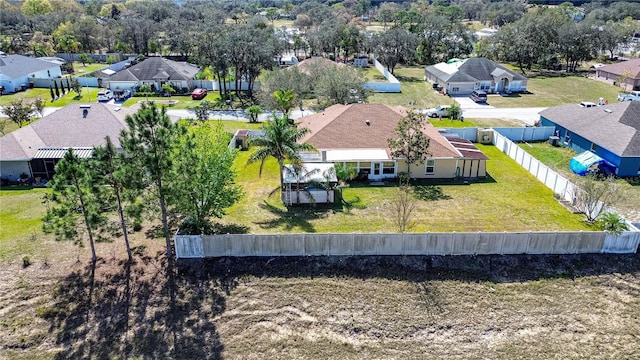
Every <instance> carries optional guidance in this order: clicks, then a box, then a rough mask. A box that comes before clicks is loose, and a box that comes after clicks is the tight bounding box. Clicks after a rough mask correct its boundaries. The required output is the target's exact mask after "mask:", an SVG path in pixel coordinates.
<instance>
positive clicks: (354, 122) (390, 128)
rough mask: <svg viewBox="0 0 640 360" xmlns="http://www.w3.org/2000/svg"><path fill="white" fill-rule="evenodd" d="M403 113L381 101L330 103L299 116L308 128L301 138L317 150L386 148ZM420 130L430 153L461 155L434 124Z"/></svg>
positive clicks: (433, 154)
mask: <svg viewBox="0 0 640 360" xmlns="http://www.w3.org/2000/svg"><path fill="white" fill-rule="evenodd" d="M406 113H407V111H406V109H404V108H403V107H391V106H388V105H383V104H351V105H333V106H331V107H329V108H327V109H325V110H324V111H323V112H322V113H317V114H314V115H310V116H305V117H303V118H301V119H300V125H299V126H302V127H306V128H309V130H311V133H310V134H308V135H307V136H305V137H304V138H303V139H301V140H300V141H301V142H308V143H310V144H312V145H313V146H315V147H316V148H317V149H319V150H328V149H387V150H388V148H389V145H388V143H387V140H388V139H389V138H393V137H394V136H395V135H394V130H395V128H396V125H397V124H398V121H400V119H401V118H402V117H404V116H405V115H406ZM366 120H368V121H369V125H367V123H366ZM423 131H424V133H425V134H426V135H427V136H428V137H429V138H430V139H431V141H430V144H429V153H430V154H431V155H432V156H434V157H461V156H460V153H459V152H458V151H456V149H455V148H454V147H453V146H452V145H451V144H450V143H449V142H448V141H447V140H446V139H445V138H444V137H443V136H442V135H441V134H440V133H439V132H438V130H437V129H436V128H435V127H433V125H431V124H430V123H428V122H427V123H425V126H424V128H423Z"/></svg>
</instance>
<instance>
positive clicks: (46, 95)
mask: <svg viewBox="0 0 640 360" xmlns="http://www.w3.org/2000/svg"><path fill="white" fill-rule="evenodd" d="M98 91H100V89H98V88H90V87H84V88H82V97H78V95H77V94H76V93H75V92H74V91H70V92H68V93H67V94H66V95H63V96H61V97H60V98H59V99H57V100H55V101H51V92H50V91H49V89H45V88H34V89H28V90H27V91H23V92H17V93H15V94H9V95H2V96H0V106H5V105H8V104H9V103H11V102H12V101H13V100H16V99H24V100H26V101H31V100H33V99H35V98H42V99H44V100H46V104H45V106H47V107H64V106H67V105H69V104H71V103H76V102H96V101H97V96H98Z"/></svg>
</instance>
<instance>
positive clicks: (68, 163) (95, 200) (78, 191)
mask: <svg viewBox="0 0 640 360" xmlns="http://www.w3.org/2000/svg"><path fill="white" fill-rule="evenodd" d="M94 179H95V174H93V172H92V171H91V168H90V167H89V166H88V163H87V161H86V160H84V159H81V158H79V157H78V156H77V155H76V154H75V153H74V152H73V150H72V149H69V150H68V151H67V153H66V154H65V155H64V158H63V159H62V160H60V162H58V164H57V165H56V174H55V176H54V177H53V179H52V180H51V181H49V183H48V186H49V187H50V188H51V189H52V194H51V197H50V200H51V202H53V204H54V205H53V207H51V208H50V210H49V211H48V212H47V214H46V216H45V218H44V226H43V230H44V231H45V232H52V233H54V234H55V236H56V239H58V240H73V241H74V242H75V243H76V244H77V245H79V246H82V231H81V229H82V228H84V230H86V231H87V235H88V237H89V245H90V246H91V260H92V261H93V262H94V263H95V262H96V260H97V256H96V248H95V242H96V240H97V239H98V238H99V237H100V233H99V230H98V229H99V228H100V227H101V226H102V225H103V224H105V222H106V220H107V219H106V217H105V215H104V213H103V212H102V211H101V210H102V205H103V204H102V203H101V198H102V197H101V195H100V193H101V188H100V186H98V183H97V182H96V181H94ZM78 223H82V225H83V226H82V227H80V226H78Z"/></svg>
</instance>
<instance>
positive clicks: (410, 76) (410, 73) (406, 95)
mask: <svg viewBox="0 0 640 360" xmlns="http://www.w3.org/2000/svg"><path fill="white" fill-rule="evenodd" d="M394 75H395V77H396V78H398V80H400V90H401V91H402V92H401V93H373V94H371V96H370V97H369V100H368V102H370V103H382V104H387V105H402V106H405V107H408V108H432V107H435V106H437V105H441V104H450V103H452V102H453V100H452V99H451V98H450V97H448V96H443V95H440V94H438V93H437V92H436V91H434V90H433V89H432V88H431V84H429V83H428V82H426V81H424V80H423V78H424V68H423V67H418V66H412V67H401V66H398V67H396V69H395V71H394ZM410 103H411V104H414V105H409V104H410Z"/></svg>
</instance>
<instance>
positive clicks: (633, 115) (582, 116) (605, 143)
mask: <svg viewBox="0 0 640 360" xmlns="http://www.w3.org/2000/svg"><path fill="white" fill-rule="evenodd" d="M540 116H543V117H545V118H546V119H548V120H550V121H552V122H554V123H556V124H558V125H560V126H562V127H564V128H565V129H567V130H569V131H571V132H572V133H575V134H577V135H579V136H581V137H583V138H585V139H587V140H589V141H591V142H593V143H595V144H596V145H598V146H600V147H603V148H605V149H607V150H609V151H611V152H613V153H614V154H616V155H618V156H640V102H638V101H625V102H621V103H616V104H609V105H605V106H598V107H590V108H583V107H579V106H578V105H575V104H569V105H561V106H555V107H552V108H548V109H546V110H543V111H541V112H540Z"/></svg>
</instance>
